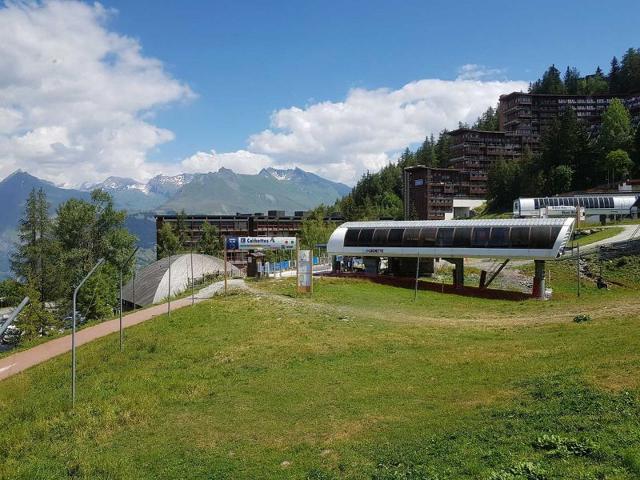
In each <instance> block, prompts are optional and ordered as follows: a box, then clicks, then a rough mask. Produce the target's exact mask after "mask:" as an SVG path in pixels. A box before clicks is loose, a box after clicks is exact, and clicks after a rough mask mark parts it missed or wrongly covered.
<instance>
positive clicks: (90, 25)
mask: <svg viewBox="0 0 640 480" xmlns="http://www.w3.org/2000/svg"><path fill="white" fill-rule="evenodd" d="M111 14H112V12H110V11H107V10H105V9H104V8H103V7H102V6H100V5H99V4H94V5H87V4H84V3H80V2H71V1H59V0H52V1H47V2H44V3H38V2H24V3H23V2H16V3H13V2H10V3H7V4H6V6H5V7H3V8H0V158H2V163H0V176H6V175H7V174H8V173H10V172H11V171H13V170H15V169H17V168H22V169H24V170H27V171H31V172H33V173H35V174H37V175H38V176H41V177H44V178H47V179H49V180H53V181H55V182H57V183H60V184H67V185H69V184H79V183H82V182H84V181H90V180H98V179H101V177H104V176H107V175H110V174H118V175H127V176H133V177H143V178H144V177H148V176H149V175H151V174H152V173H155V171H156V170H157V166H156V165H152V164H150V163H149V162H147V161H146V157H147V153H148V152H149V151H150V150H151V149H153V148H155V147H157V146H158V145H160V144H162V143H163V142H167V141H169V140H172V139H173V137H174V136H173V133H172V132H170V131H168V130H165V129H162V128H158V127H157V126H155V125H152V124H151V123H149V121H148V120H147V119H148V118H149V112H152V111H153V110H154V109H156V108H158V107H160V106H162V105H165V104H168V103H171V102H176V101H180V100H184V99H188V98H191V97H193V93H192V92H191V90H190V89H189V87H188V86H186V85H184V84H182V83H180V82H178V81H176V80H175V79H173V78H171V77H170V76H169V75H168V74H167V73H166V72H165V71H164V69H163V65H162V64H161V63H160V62H159V61H158V60H155V59H153V58H149V57H145V56H144V55H143V54H142V52H141V47H140V45H139V43H138V42H137V41H135V40H133V39H131V38H128V37H125V36H122V35H118V34H115V33H113V32H110V31H108V30H107V28H106V26H105V22H106V21H107V20H108V18H109V16H110V15H111Z"/></svg>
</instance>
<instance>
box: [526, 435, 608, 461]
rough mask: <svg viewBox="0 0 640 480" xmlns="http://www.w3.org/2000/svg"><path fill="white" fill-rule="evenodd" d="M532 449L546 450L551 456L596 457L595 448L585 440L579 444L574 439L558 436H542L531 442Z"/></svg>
mask: <svg viewBox="0 0 640 480" xmlns="http://www.w3.org/2000/svg"><path fill="white" fill-rule="evenodd" d="M533 446H534V448H537V449H540V450H546V451H547V452H548V454H549V455H551V456H558V457H565V456H568V455H575V456H577V457H594V456H596V453H597V452H596V450H597V449H596V446H595V445H594V444H593V443H591V442H590V441H588V440H586V441H583V442H580V441H578V440H576V439H574V438H566V437H561V436H558V435H543V436H541V437H538V439H537V440H536V441H535V442H533Z"/></svg>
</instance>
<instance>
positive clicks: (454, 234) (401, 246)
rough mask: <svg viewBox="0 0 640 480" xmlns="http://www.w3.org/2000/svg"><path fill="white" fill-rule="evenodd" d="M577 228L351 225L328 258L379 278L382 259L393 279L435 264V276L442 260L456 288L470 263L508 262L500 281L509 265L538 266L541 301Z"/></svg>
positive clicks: (565, 223)
mask: <svg viewBox="0 0 640 480" xmlns="http://www.w3.org/2000/svg"><path fill="white" fill-rule="evenodd" d="M574 223H575V220H574V219H573V218H530V219H492V220H444V221H440V220H437V221H429V220H426V221H376V222H349V223H344V224H342V225H340V226H339V227H338V228H337V229H336V230H335V231H334V232H333V233H332V234H331V238H330V239H329V242H328V244H327V252H328V253H329V255H332V256H334V258H335V257H340V256H345V257H362V258H363V260H364V264H365V270H366V271H367V272H368V273H377V272H378V270H379V265H380V261H381V259H382V258H387V259H388V265H389V269H390V270H391V271H392V272H393V273H400V272H402V271H403V270H404V272H407V271H410V270H411V268H412V269H413V271H414V272H415V271H416V261H418V263H419V264H420V265H422V264H423V262H425V261H426V263H427V266H428V265H429V263H430V265H431V272H433V262H434V259H443V260H445V261H447V262H450V263H452V264H453V265H454V266H455V268H454V273H453V284H454V287H455V288H461V287H463V286H464V259H465V258H492V259H500V260H503V263H502V266H501V267H500V268H499V270H498V271H497V272H496V273H495V275H497V274H498V273H499V271H500V270H502V268H503V267H504V266H505V265H506V263H507V262H508V261H509V260H510V259H524V260H533V261H534V262H535V275H534V279H533V292H532V294H533V296H534V297H539V298H541V297H543V296H544V292H545V285H544V271H545V261H547V260H555V259H557V258H559V257H560V256H561V255H562V252H563V250H564V248H565V246H566V244H567V242H568V241H569V240H570V239H571V234H572V231H573V227H574ZM410 265H413V267H410V268H406V267H407V266H410ZM336 268H337V262H335V261H334V269H336ZM418 268H420V267H418ZM425 273H430V272H428V271H427V272H425ZM495 275H494V276H493V277H492V278H491V279H489V281H488V282H487V283H484V282H485V281H486V278H485V279H484V280H483V278H482V277H481V285H480V286H481V288H482V287H486V286H487V285H488V283H490V282H491V280H493V278H495Z"/></svg>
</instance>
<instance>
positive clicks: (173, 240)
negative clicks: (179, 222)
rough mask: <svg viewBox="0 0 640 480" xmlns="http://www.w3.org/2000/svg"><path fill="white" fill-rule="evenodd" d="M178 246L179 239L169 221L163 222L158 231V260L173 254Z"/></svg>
mask: <svg viewBox="0 0 640 480" xmlns="http://www.w3.org/2000/svg"><path fill="white" fill-rule="evenodd" d="M179 246H180V239H179V238H178V235H176V232H175V230H174V228H173V227H172V226H171V224H170V223H168V222H164V223H163V224H162V227H160V230H159V231H158V247H157V248H158V252H157V254H158V260H160V259H161V258H164V257H168V256H169V255H174V254H175V253H176V251H177V250H178V248H179Z"/></svg>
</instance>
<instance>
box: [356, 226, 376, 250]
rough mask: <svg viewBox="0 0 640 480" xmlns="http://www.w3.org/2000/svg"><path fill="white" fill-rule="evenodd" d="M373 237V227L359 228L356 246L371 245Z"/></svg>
mask: <svg viewBox="0 0 640 480" xmlns="http://www.w3.org/2000/svg"><path fill="white" fill-rule="evenodd" d="M372 238H373V228H363V229H362V230H360V236H359V237H358V246H360V247H368V246H370V245H371V240H372Z"/></svg>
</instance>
